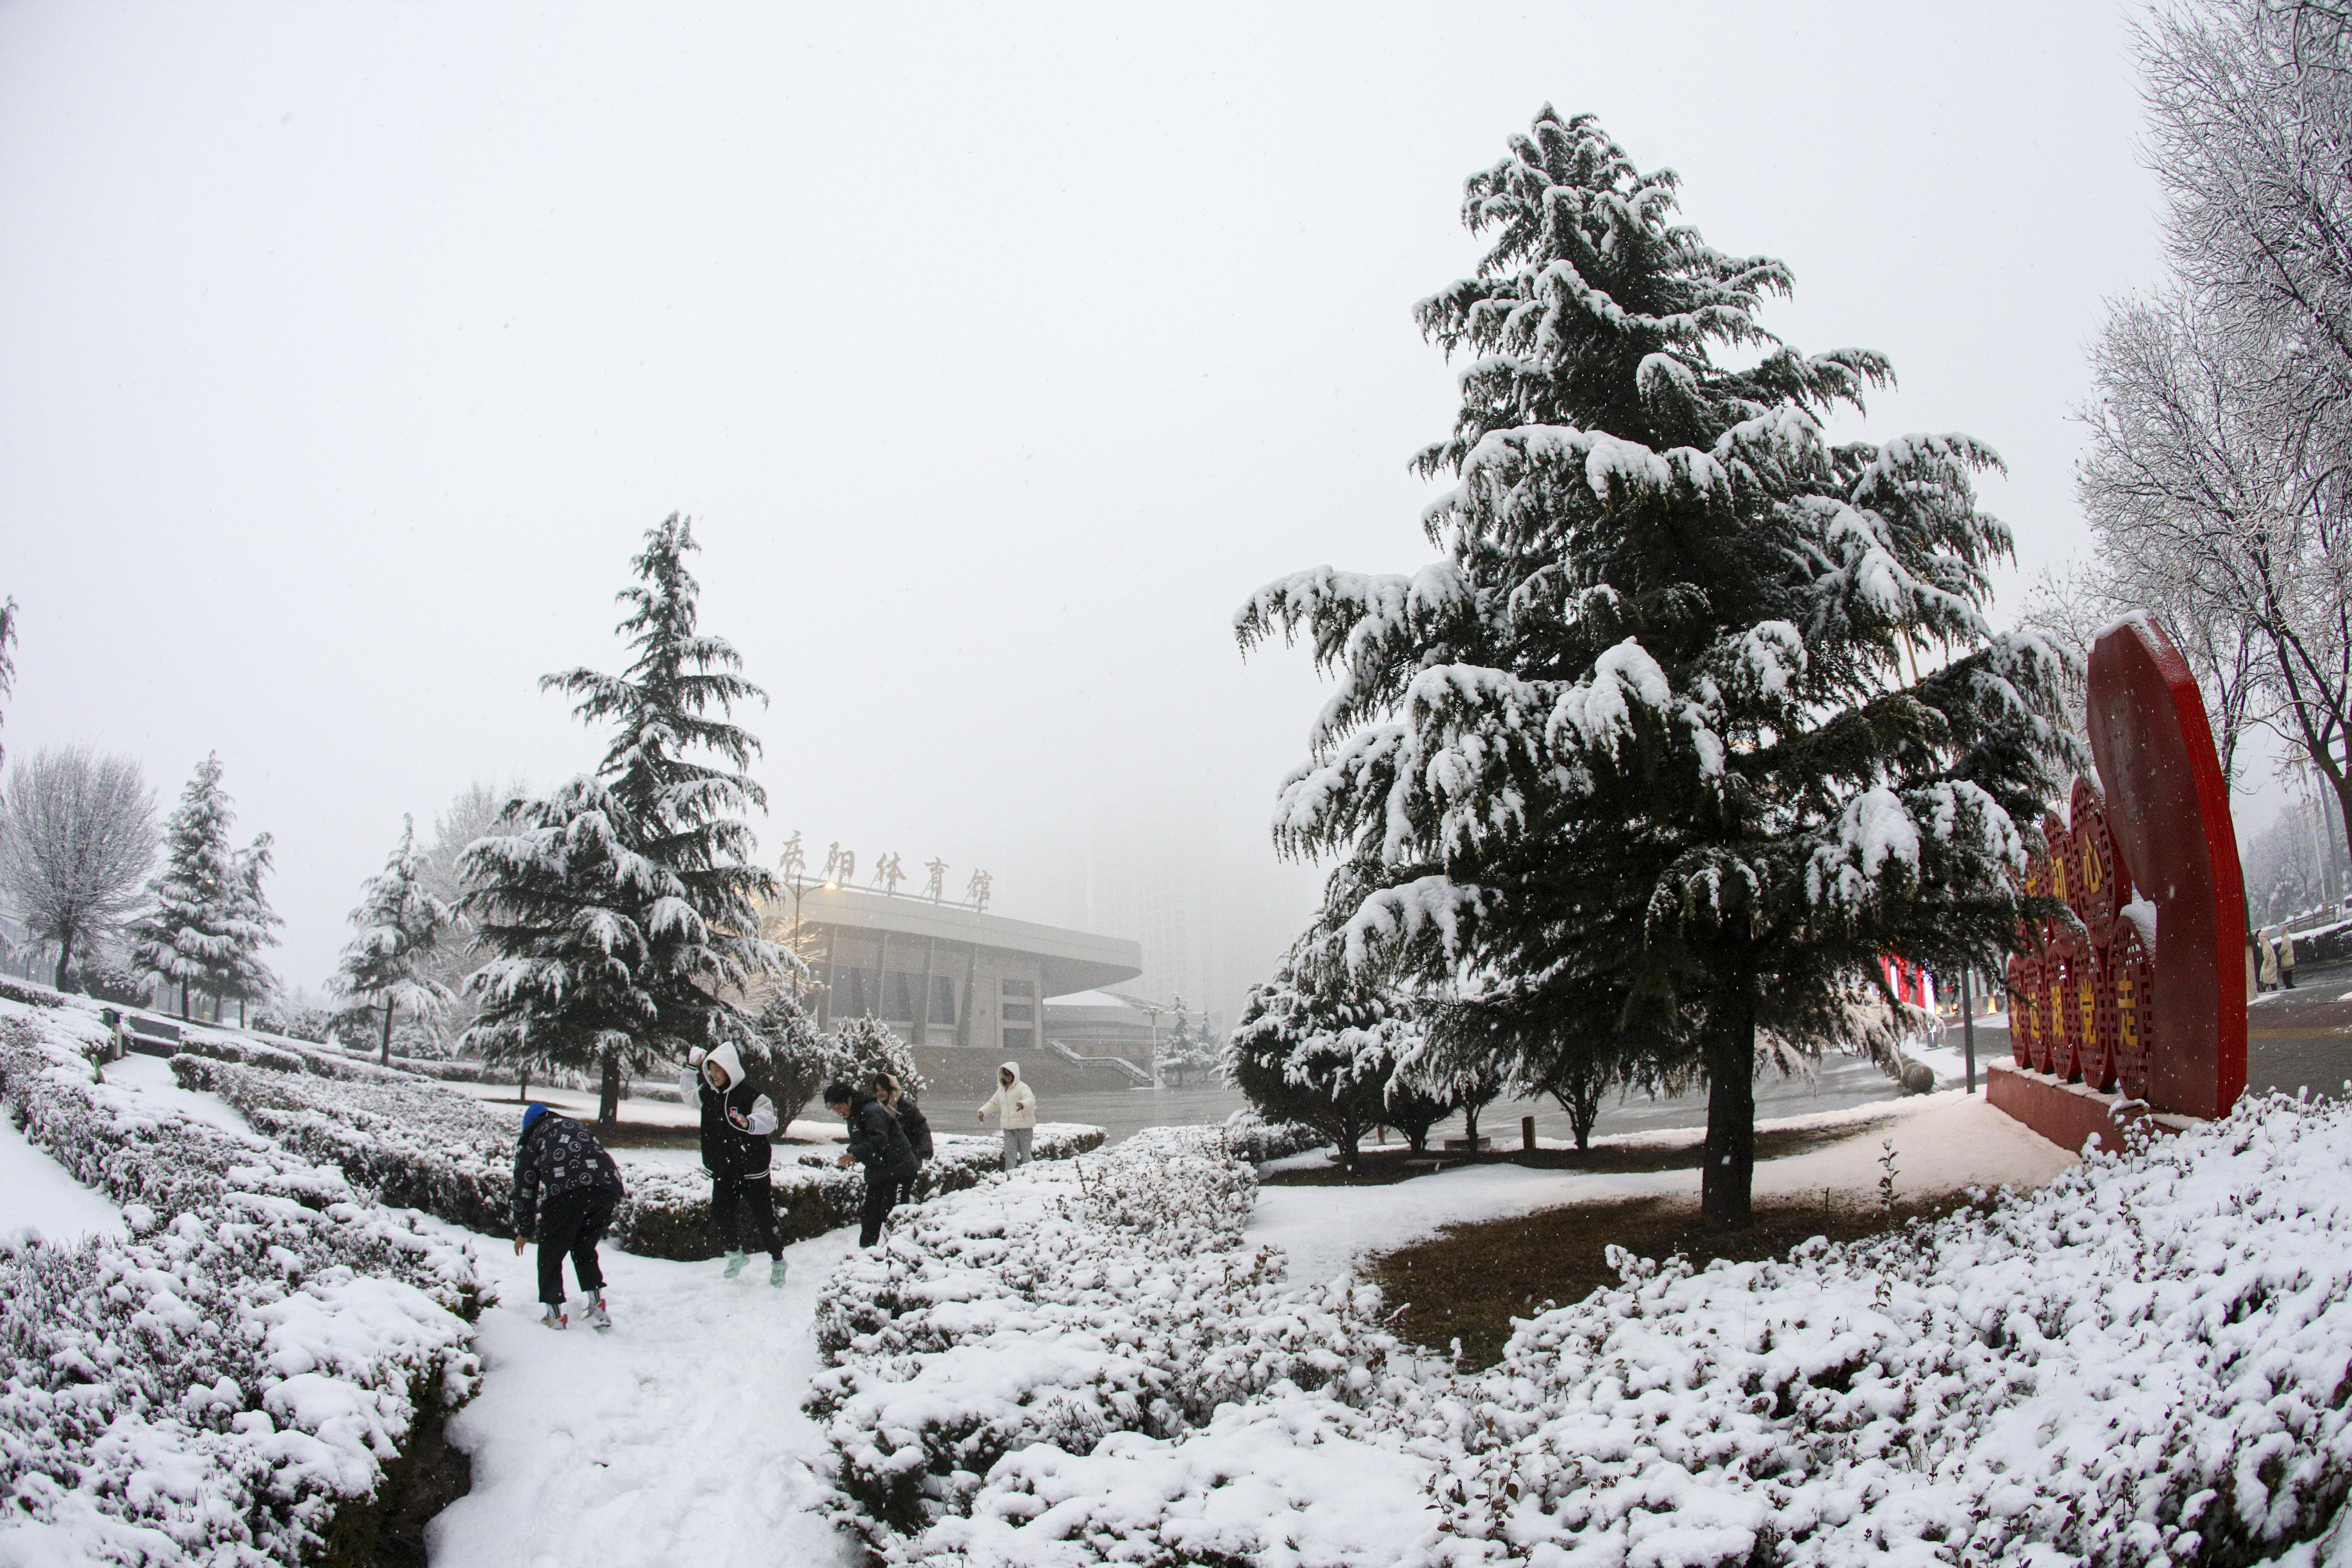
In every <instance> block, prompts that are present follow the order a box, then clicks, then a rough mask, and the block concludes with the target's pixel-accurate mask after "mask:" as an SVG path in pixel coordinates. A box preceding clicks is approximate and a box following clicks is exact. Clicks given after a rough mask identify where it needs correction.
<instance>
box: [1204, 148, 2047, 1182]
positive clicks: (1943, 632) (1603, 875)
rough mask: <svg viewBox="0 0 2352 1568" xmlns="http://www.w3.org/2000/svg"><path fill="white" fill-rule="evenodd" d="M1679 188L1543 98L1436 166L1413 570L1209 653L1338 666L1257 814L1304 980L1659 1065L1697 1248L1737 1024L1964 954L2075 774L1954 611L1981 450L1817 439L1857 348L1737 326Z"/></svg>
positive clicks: (1908, 440)
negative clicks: (1453, 279) (1447, 174)
mask: <svg viewBox="0 0 2352 1568" xmlns="http://www.w3.org/2000/svg"><path fill="white" fill-rule="evenodd" d="M1675 184H1676V182H1675V177H1674V176H1673V175H1672V174H1666V173H1663V172H1661V173H1649V174H1644V173H1643V172H1641V171H1638V170H1636V169H1635V168H1634V167H1633V164H1632V163H1630V162H1629V161H1628V160H1627V159H1626V157H1625V155H1624V153H1622V151H1621V150H1620V149H1619V148H1618V147H1617V146H1616V144H1615V143H1613V142H1611V141H1610V140H1609V139H1608V137H1607V136H1606V135H1604V134H1603V133H1602V132H1601V130H1600V128H1599V127H1598V126H1597V125H1595V124H1594V123H1593V122H1592V121H1591V119H1590V118H1586V117H1580V118H1578V119H1575V120H1572V121H1563V120H1561V119H1560V118H1559V116H1558V115H1556V114H1555V113H1554V112H1553V111H1552V110H1549V108H1547V109H1546V110H1543V112H1542V113H1540V114H1539V115H1538V116H1537V118H1536V121H1535V122H1534V125H1533V128H1532V129H1531V131H1530V132H1528V134H1527V135H1524V136H1518V137H1514V138H1513V139H1512V141H1511V143H1510V148H1509V152H1508V154H1507V156H1506V157H1505V158H1504V159H1503V160H1502V161H1501V162H1499V163H1496V164H1495V165H1494V166H1493V167H1492V168H1490V169H1487V170H1486V171H1485V172H1483V173H1481V174H1475V175H1474V176H1472V178H1471V179H1470V181H1469V182H1468V186H1467V191H1466V195H1465V202H1464V205H1463V216H1464V220H1465V223H1466V224H1467V225H1468V226H1469V227H1470V228H1471V229H1472V230H1473V232H1476V233H1482V234H1486V235H1490V236H1492V237H1493V241H1494V243H1493V247H1492V248H1491V249H1490V250H1489V251H1488V252H1487V254H1486V257H1485V258H1483V260H1482V261H1481V263H1480V265H1479V268H1478V272H1477V275H1476V276H1475V277H1473V278H1469V279H1464V280H1462V281H1460V282H1457V283H1455V284H1454V285H1452V286H1451V287H1449V288H1447V289H1444V290H1442V291H1440V292H1439V293H1438V294H1436V295H1435V296H1433V297H1432V298H1431V299H1428V300H1423V302H1422V303H1421V305H1420V306H1419V307H1418V309H1417V314H1418V316H1419V319H1420V321H1421V324H1422V327H1423V331H1425V332H1426V333H1427V334H1428V335H1429V336H1431V337H1433V338H1434V339H1436V340H1437V341H1438V342H1440V343H1441V344H1442V345H1443V346H1444V348H1445V350H1446V351H1447V352H1448V353H1454V352H1455V351H1460V352H1462V353H1465V354H1468V355H1470V356H1472V363H1471V364H1470V366H1469V368H1468V369H1467V370H1466V371H1465V372H1464V374H1463V375H1462V378H1461V388H1462V405H1461V411H1460V414H1459V416H1458V417H1457V419H1456V422H1455V426H1454V432H1453V434H1452V435H1451V437H1448V438H1447V439H1445V440H1443V441H1440V442H1438V443H1436V444H1435V445H1433V446H1432V447H1428V448H1427V449H1426V450H1424V451H1423V453H1422V454H1421V456H1420V458H1419V459H1418V467H1419V468H1420V470H1421V472H1422V473H1423V474H1424V475H1429V476H1435V475H1439V474H1445V475H1450V476H1452V478H1453V479H1454V481H1455V482H1454V485H1453V487H1452V488H1451V489H1448V490H1447V491H1445V492H1444V494H1443V495H1442V496H1441V497H1440V498H1439V499H1438V500H1436V502H1435V503H1434V504H1433V505H1432V506H1431V507H1430V508H1429V509H1428V510H1427V511H1426V513H1425V514H1424V518H1423V523H1424V527H1425V530H1426V531H1427V533H1428V535H1429V537H1430V540H1431V542H1433V544H1434V545H1435V546H1436V547H1437V548H1438V549H1439V550H1440V551H1441V552H1442V555H1443V559H1442V560H1440V561H1439V562H1438V563H1435V564H1433V565H1431V566H1429V567H1426V568H1424V569H1423V570H1422V571H1420V572H1418V573H1415V574H1412V575H1409V576H1371V575H1364V574H1349V573H1340V572H1335V571H1332V570H1330V569H1328V568H1323V569H1318V570H1316V571H1312V572H1307V573H1303V574H1298V575H1297V576H1295V577H1291V578H1288V579H1286V580H1284V581H1282V582H1278V583H1276V584H1271V585H1269V586H1268V587H1266V588H1265V589H1263V590H1261V591H1260V592H1259V594H1258V595H1256V597H1255V599H1253V601H1252V602H1251V603H1250V604H1249V605H1245V606H1244V609H1243V611H1242V613H1241V615H1240V616H1239V617H1238V618H1237V628H1238V631H1239V634H1240V637H1241V638H1242V641H1243V644H1244V647H1249V646H1253V645H1255V644H1256V643H1258V642H1259V641H1261V640H1263V639H1265V638H1267V637H1277V636H1290V637H1304V638H1307V639H1308V640H1309V641H1311V643H1312V645H1313V647H1314V649H1315V653H1316V657H1317V660H1318V664H1319V665H1321V666H1322V667H1324V668H1333V669H1337V670H1338V671H1339V677H1340V681H1339V691H1338V692H1337V694H1336V695H1335V696H1334V697H1333V698H1332V700H1331V701H1330V702H1329V703H1328V704H1327V705H1326V707H1325V709H1324V711H1323V714H1322V716H1321V717H1320V718H1319V719H1318V721H1317V723H1316V725H1315V728H1314V730H1313V731H1312V733H1311V741H1310V747H1311V753H1312V754H1311V756H1310V759H1309V761H1308V763H1307V765H1306V766H1304V767H1303V768H1302V769H1300V770H1299V771H1298V772H1297V773H1295V774H1294V775H1293V776H1292V778H1291V779H1290V781H1289V782H1288V783H1287V784H1286V785H1285V789H1284V798H1283V803H1282V805H1281V807H1280V809H1279V811H1278V813H1277V816H1276V822H1277V825H1278V826H1277V830H1276V838H1277V843H1278V845H1279V846H1280V847H1282V848H1283V849H1284V850H1285V851H1286V852H1287V853H1292V854H1299V855H1330V856H1334V857H1336V858H1339V867H1338V868H1337V869H1336V870H1335V871H1334V873H1333V874H1332V877H1331V879H1330V880H1329V882H1328V886H1327V889H1326V896H1325V902H1324V907H1323V910H1322V911H1321V913H1320V915H1319V916H1318V921H1317V923H1316V926H1315V928H1314V930H1313V931H1312V932H1311V933H1310V946H1311V947H1312V948H1313V949H1314V951H1315V953H1316V955H1317V957H1318V961H1320V962H1335V963H1336V962H1344V963H1349V964H1352V965H1356V966H1366V965H1370V966H1375V967H1378V968H1381V969H1382V970H1383V971H1385V972H1388V973H1394V974H1396V975H1397V976H1399V977H1400V978H1402V979H1404V980H1407V981H1409V982H1410V983H1412V984H1416V985H1418V986H1420V987H1422V988H1423V989H1426V990H1427V991H1429V992H1431V993H1434V994H1460V995H1463V996H1465V998H1472V999H1475V1001H1476V1002H1477V1003H1478V1005H1481V1006H1482V1007H1484V1008H1485V1009H1486V1011H1487V1012H1488V1013H1489V1014H1490V1015H1491V1016H1493V1017H1494V1018H1495V1019H1496V1021H1497V1024H1498V1025H1507V1026H1508V1027H1507V1032H1506V1043H1507V1048H1509V1049H1513V1050H1519V1051H1533V1050H1536V1049H1538V1048H1541V1047H1543V1046H1544V1045H1545V1043H1546V1042H1559V1043H1564V1044H1569V1045H1571V1046H1576V1045H1578V1044H1579V1043H1580V1041H1582V1040H1583V1039H1584V1038H1585V1037H1587V1036H1588V1035H1589V1033H1590V1032H1591V1031H1597V1030H1612V1031H1616V1030H1631V1031H1637V1032H1639V1033H1640V1034H1641V1035H1642V1036H1643V1037H1644V1038H1645V1041H1646V1042H1649V1043H1654V1044H1656V1045H1657V1047H1658V1048H1660V1049H1662V1050H1664V1051H1665V1052H1667V1053H1670V1054H1680V1053H1686V1052H1696V1054H1697V1055H1698V1056H1699V1057H1700V1058H1701V1059H1703V1061H1704V1062H1705V1065H1706V1075H1707V1079H1708V1083H1709V1086H1710V1088H1709V1101H1708V1110H1707V1135H1706V1164H1705V1173H1704V1177H1703V1183H1702V1207H1703V1212H1704V1214H1705V1216H1706V1220H1707V1222H1708V1223H1709V1224H1710V1225H1713V1226H1718V1227H1729V1226H1739V1225H1744V1224H1745V1223H1746V1222H1747V1220H1748V1209H1749V1189H1750V1184H1751V1179H1752V1172H1753V1166H1754V1158H1755V1096H1754V1086H1753V1074H1754V1065H1753V1064H1754V1061H1755V1057H1756V1042H1757V1037H1758V1034H1759V1030H1762V1029H1769V1030H1771V1031H1774V1032H1776V1033H1777V1034H1778V1035H1780V1037H1783V1038H1785V1039H1790V1040H1797V1041H1801V1042H1804V1043H1805V1044H1806V1045H1807V1046H1808V1047H1809V1048H1814V1049H1818V1048H1819V1047H1820V1046H1821V1045H1822V1044H1826V1043H1828V1042H1830V1041H1832V1040H1837V1039H1840V1038H1841V1037H1840V1035H1839V1030H1840V1029H1841V1028H1842V1027H1843V1025H1844V1022H1845V1019H1846V1010H1845V1008H1844V1006H1843V997H1844V995H1845V993H1846V992H1847V990H1848V989H1849V987H1850V985H1851V984H1853V981H1854V980H1855V978H1856V977H1858V976H1862V975H1864V974H1866V973H1868V972H1869V971H1870V969H1871V968H1872V967H1873V966H1874V965H1875V964H1877V963H1878V962H1879V960H1880V958H1881V957H1882V955H1885V954H1889V953H1892V954H1895V955H1899V956H1902V957H1906V958H1909V959H1912V960H1914V961H1916V962H1921V963H1926V964H1927V965H1928V966H1929V967H1932V968H1938V969H1946V968H1948V969H1958V967H1960V966H1961V965H1962V964H1974V965H1976V966H1977V967H1979V968H1990V967H1994V966H1995V959H1996V956H1997V955H1998V954H1999V953H2000V952H2002V951H2004V950H2005V948H2006V946H2007V944H2008V942H2010V940H2011V935H2012V933H2013V932H2014V931H2015V930H2016V925H2017V921H2018V919H2019V916H2020V914H2021V895H2020V894H2019V892H2018V890H2017V889H2016V886H2015V884H2014V883H2013V882H2012V881H2011V875H2010V873H2011V871H2012V870H2013V869H2014V868H2017V867H2019V866H2020V865H2021V859H2022V841H2021V837H2020V835H2019V833H2018V831H2017V828H2016V826H2015V823H2016V822H2018V821H2028V822H2030V821H2032V820H2034V819H2035V818H2037V817H2038V816H2039V815H2040V814H2041V812H2042V809H2043V807H2044V803H2045V802H2048V801H2051V800H2053V799H2054V798H2055V797H2056V794H2057V784H2058V772H2059V767H2060V764H2061V763H2063V762H2067V761H2071V758H2070V757H2069V756H2067V754H2066V753H2067V751H2068V742H2066V741H2065V739H2064V737H2063V732H2062V731H2061V728H2060V724H2061V695H2060V690H2059V681H2060V677H2061V673H2062V669H2063V665H2064V659H2063V656H2062V655H2060V654H2059V653H2057V652H2056V651H2055V650H2054V649H2053V648H2052V647H2050V646H2049V645H2048V644H2047V643H2045V642H2043V641H2042V639H2040V638H2039V637H2032V636H2029V635H2011V636H2004V635H2000V634H1996V633H1995V632H1993V630H1992V629H1991V627H1990V626H1989V624H1988V623H1987V622H1986V620H1985V618H1984V616H1983V614H1982V611H1983V607H1984V605H1985V604H1986V603H1987V601H1988V598H1989V595H1990V581H1989V578H1988V575H1987V571H1988V568H1989V567H1990V564H1991V563H1993V562H1995V561H1996V560H1998V559H2000V558H2001V557H2003V556H2005V555H2006V554H2008V552H2009V550H2010V538H2009V533H2008V531H2007V530H2006V529H2005V528H2004V527H2003V526H2002V525H2001V524H2000V522H1998V521H1995V520H1994V519H1992V518H1991V517H1989V516H1987V515H1986V514H1985V513H1983V512H1982V511H1980V510H1978V508H1977V505H1976V500H1975V495H1974V490H1973V488H1972V478H1971V476H1972V474H1973V472H1974V471H1975V470H1977V469H1979V468H1987V467H1990V466H1992V465H1993V464H1995V463H1996V462H1997V459H1996V458H1995V457H1994V456H1993V454H1992V453H1991V452H1990V451H1989V450H1988V449H1986V448H1985V447H1982V446H1981V445H1979V443H1977V442H1976V441H1974V440H1971V439H1970V438H1969V437H1965V436H1912V437H1902V438H1899V439H1896V440H1893V441H1889V442H1887V443H1885V444H1884V445H1872V444H1869V443H1865V442H1853V443H1847V444H1833V443H1832V442H1831V441H1830V439H1829V438H1828V437H1827V435H1826V434H1825V432H1824V430H1823V428H1822V421H1823V420H1824V419H1825V418H1826V417H1828V416H1829V415H1830V414H1831V413H1832V411H1833V410H1834V409H1836V408H1837V407H1838V406H1839V405H1848V406H1851V407H1853V408H1855V409H1856V410H1859V409H1860V408H1861V405H1862V395H1863V393H1864V390H1866V389H1867V388H1868V387H1870V386H1872V385H1874V384H1880V383H1883V382H1885V381H1886V380H1887V379H1888V377H1889V374H1890V372H1889V370H1888V366H1887V363H1886V361H1885V359H1884V358H1882V357H1881V356H1880V355H1878V354H1875V353H1867V352H1864V351H1861V350H1852V349H1847V350H1838V351H1834V352H1832V353H1824V354H1816V355H1804V354H1800V353H1796V352H1795V351H1794V350H1791V349H1790V348H1788V347H1786V346H1784V345H1782V344H1781V343H1780V342H1778V341H1777V340H1776V339H1774V338H1773V337H1772V336H1771V334H1769V332H1767V331H1765V330H1764V328H1763V326H1762V325H1761V323H1760V322H1759V319H1758V312H1759V309H1760V307H1761V305H1762V303H1763V301H1764V300H1765V299H1766V298H1767V297H1769V296H1770V295H1774V294H1785V293H1786V292H1787V291H1788V289H1789V287H1790V279H1789V274H1788V271H1787V269H1786V268H1783V267H1782V266H1781V265H1780V263H1778V262H1776V261H1772V260H1769V259H1766V258H1753V257H1738V256H1730V255H1726V254H1724V253H1723V252H1720V251H1717V250H1714V249H1711V248H1709V247H1707V246H1706V244H1705V243H1704V242H1702V241H1701V239H1700V238H1699V237H1698V236H1697V235H1696V233H1694V232H1693V231H1692V230H1691V229H1690V228H1688V227H1687V226H1683V225H1680V224H1678V223H1676V222H1675V197H1674V191H1675ZM1724 351H1730V352H1731V354H1732V355H1733V356H1735V358H1736V360H1737V361H1738V362H1740V363H1737V364H1736V366H1735V365H1727V364H1726V363H1719V362H1718V358H1717V356H1718V354H1719V353H1723V352H1724ZM1543 1076H1544V1075H1542V1074H1530V1075H1528V1077H1529V1079H1530V1080H1531V1081H1540V1080H1541V1079H1542V1077H1543Z"/></svg>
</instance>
